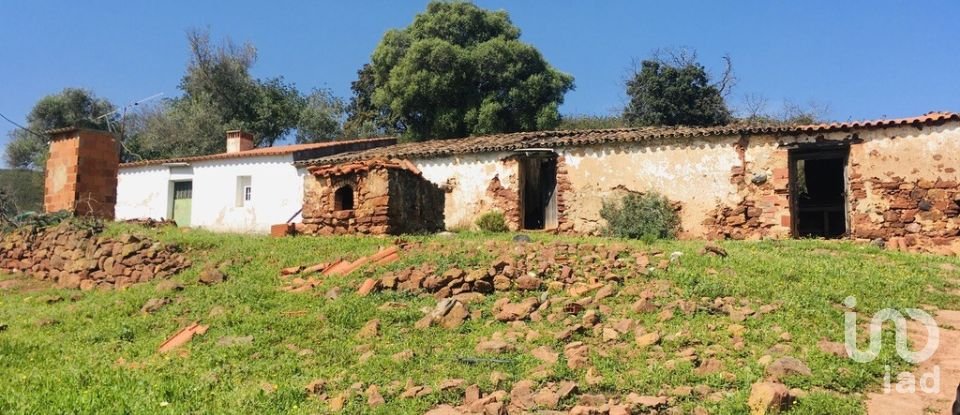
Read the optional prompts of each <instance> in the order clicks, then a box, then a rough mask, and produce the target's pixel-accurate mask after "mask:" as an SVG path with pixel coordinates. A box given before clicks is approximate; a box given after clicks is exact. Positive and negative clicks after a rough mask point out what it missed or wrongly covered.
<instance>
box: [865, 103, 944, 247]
mask: <svg viewBox="0 0 960 415" xmlns="http://www.w3.org/2000/svg"><path fill="white" fill-rule="evenodd" d="M859 138H860V139H862V140H863V141H862V144H856V145H853V146H852V147H851V150H850V165H849V173H848V174H849V175H850V186H851V195H852V196H853V197H852V198H851V206H850V216H851V219H852V232H853V235H854V236H855V237H860V238H869V239H876V238H883V239H890V238H900V237H904V238H906V240H907V242H906V244H907V245H908V246H911V245H915V244H918V243H924V242H930V241H932V242H933V243H935V244H937V245H943V244H947V243H949V242H950V239H952V238H955V237H956V236H958V233H960V216H958V214H960V185H958V183H960V172H958V171H957V169H960V123H955V122H954V123H948V124H943V125H939V126H926V127H923V128H916V127H899V128H890V129H885V130H873V131H866V132H862V133H860V137H859Z"/></svg>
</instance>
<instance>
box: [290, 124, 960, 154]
mask: <svg viewBox="0 0 960 415" xmlns="http://www.w3.org/2000/svg"><path fill="white" fill-rule="evenodd" d="M946 121H960V114H958V113H952V112H931V113H928V114H925V115H922V116H918V117H909V118H895V119H880V120H870V121H850V122H837V123H829V124H811V125H755V124H732V125H725V126H719V127H640V128H614V129H597V130H569V131H535V132H521V133H509V134H495V135H486V136H474V137H467V138H460V139H449V140H429V141H421V142H412V143H401V144H396V145H392V146H386V147H378V148H373V149H370V150H364V151H356V152H347V153H340V154H335V155H331V156H326V157H320V158H316V159H313V160H304V161H301V162H298V163H297V164H300V165H326V164H336V163H344V162H352V161H360V160H372V159H393V158H425V157H443V156H449V155H454V154H465V153H485V152H497V151H512V150H520V149H531V148H539V147H543V148H554V147H564V146H579V145H589V144H602V143H616V142H636V141H646V140H664V139H666V140H673V139H689V138H694V137H710V136H724V135H738V134H813V133H826V132H833V131H844V130H851V129H864V128H887V127H896V126H904V125H924V124H934V123H940V122H946Z"/></svg>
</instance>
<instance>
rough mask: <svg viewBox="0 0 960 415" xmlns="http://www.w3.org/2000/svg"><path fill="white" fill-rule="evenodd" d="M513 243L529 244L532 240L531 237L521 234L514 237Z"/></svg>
mask: <svg viewBox="0 0 960 415" xmlns="http://www.w3.org/2000/svg"><path fill="white" fill-rule="evenodd" d="M513 241H514V242H516V243H520V244H523V243H528V242H530V241H531V239H530V237H529V236H527V235H524V234H522V233H520V234H517V235H514V237H513Z"/></svg>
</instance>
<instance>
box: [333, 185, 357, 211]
mask: <svg viewBox="0 0 960 415" xmlns="http://www.w3.org/2000/svg"><path fill="white" fill-rule="evenodd" d="M333 210H353V188H352V187H350V186H343V187H341V188H339V189H337V191H336V192H334V193H333Z"/></svg>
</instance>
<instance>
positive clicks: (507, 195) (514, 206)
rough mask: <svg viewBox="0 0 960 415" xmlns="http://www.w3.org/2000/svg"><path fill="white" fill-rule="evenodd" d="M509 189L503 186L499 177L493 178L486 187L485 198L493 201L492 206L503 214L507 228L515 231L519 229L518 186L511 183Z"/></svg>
mask: <svg viewBox="0 0 960 415" xmlns="http://www.w3.org/2000/svg"><path fill="white" fill-rule="evenodd" d="M511 187H512V190H511V189H508V188H506V187H504V186H503V184H502V183H501V182H500V177H499V176H495V177H494V178H493V179H491V180H490V184H489V185H488V186H487V196H488V197H489V198H490V199H491V200H492V201H493V206H494V208H496V209H497V210H499V211H501V212H503V216H504V219H505V220H506V222H507V227H508V228H510V230H512V231H515V230H519V229H520V191H519V189H520V184H519V183H511Z"/></svg>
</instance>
